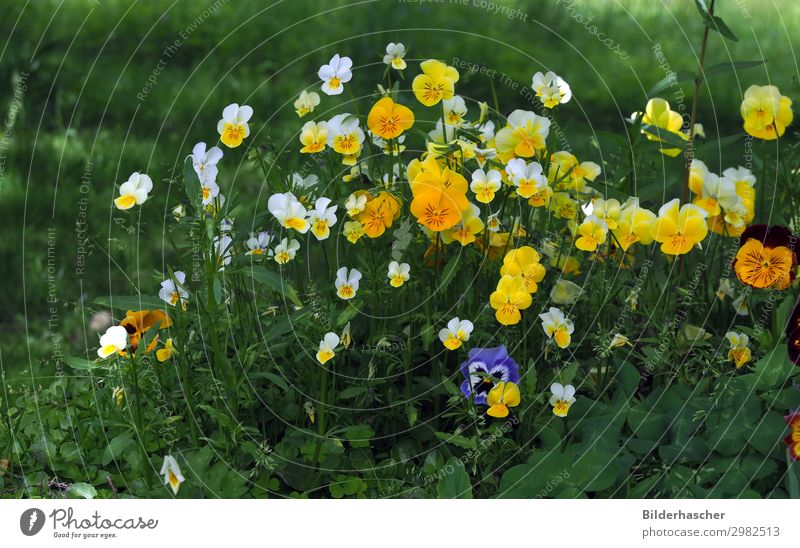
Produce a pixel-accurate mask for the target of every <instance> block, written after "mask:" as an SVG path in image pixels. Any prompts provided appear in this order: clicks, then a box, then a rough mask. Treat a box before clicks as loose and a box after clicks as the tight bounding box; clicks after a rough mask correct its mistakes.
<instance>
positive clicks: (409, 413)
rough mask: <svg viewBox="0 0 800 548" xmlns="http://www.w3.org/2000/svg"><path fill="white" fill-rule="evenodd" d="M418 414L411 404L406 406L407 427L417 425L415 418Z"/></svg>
mask: <svg viewBox="0 0 800 548" xmlns="http://www.w3.org/2000/svg"><path fill="white" fill-rule="evenodd" d="M418 415H419V412H418V411H417V408H416V407H414V406H413V405H411V404H408V405H406V419H408V425H409V426H414V425H415V424H416V423H417V416H418Z"/></svg>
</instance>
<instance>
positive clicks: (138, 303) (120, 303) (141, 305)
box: [92, 295, 166, 310]
mask: <svg viewBox="0 0 800 548" xmlns="http://www.w3.org/2000/svg"><path fill="white" fill-rule="evenodd" d="M92 303H93V304H95V305H97V306H106V307H108V308H115V309H117V310H152V309H157V310H165V305H166V303H165V302H164V301H162V300H161V299H159V298H158V297H151V296H150V295H117V296H113V295H109V296H107V297H97V298H96V299H95V300H94V301H92Z"/></svg>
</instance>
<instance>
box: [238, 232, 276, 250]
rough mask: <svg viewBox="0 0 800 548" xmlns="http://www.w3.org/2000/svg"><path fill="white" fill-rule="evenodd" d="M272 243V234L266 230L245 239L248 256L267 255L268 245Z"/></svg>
mask: <svg viewBox="0 0 800 548" xmlns="http://www.w3.org/2000/svg"><path fill="white" fill-rule="evenodd" d="M271 242H272V233H271V232H268V231H266V230H264V231H262V232H259V233H258V234H251V235H250V237H249V238H248V239H247V242H246V243H245V245H247V250H248V251H247V254H248V255H267V254H268V253H269V244H270V243H271Z"/></svg>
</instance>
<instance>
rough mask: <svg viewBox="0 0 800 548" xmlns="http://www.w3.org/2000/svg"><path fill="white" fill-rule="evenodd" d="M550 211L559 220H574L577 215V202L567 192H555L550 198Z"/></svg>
mask: <svg viewBox="0 0 800 548" xmlns="http://www.w3.org/2000/svg"><path fill="white" fill-rule="evenodd" d="M550 211H552V212H553V214H554V215H555V216H556V217H559V218H561V219H574V218H575V216H576V215H577V214H578V202H576V201H575V200H573V199H572V198H571V197H570V195H569V193H567V192H555V193H553V196H552V197H551V198H550Z"/></svg>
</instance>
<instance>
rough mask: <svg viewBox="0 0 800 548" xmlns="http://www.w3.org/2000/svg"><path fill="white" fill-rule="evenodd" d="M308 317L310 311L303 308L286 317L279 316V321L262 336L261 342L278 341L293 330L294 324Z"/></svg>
mask: <svg viewBox="0 0 800 548" xmlns="http://www.w3.org/2000/svg"><path fill="white" fill-rule="evenodd" d="M310 315H311V309H310V308H303V309H301V310H298V311H297V312H294V313H292V314H290V315H288V316H280V317H279V318H280V319H279V320H278V321H277V322H275V323H274V324H272V326H271V327H270V328H269V330H268V331H267V332H266V333H265V334H264V338H263V341H264V342H265V343H271V342H272V341H275V340H277V339H280V338H281V337H283V336H284V335H286V334H287V333H290V332H291V331H292V330H293V329H294V327H295V324H297V323H298V322H300V321H302V320H304V319H305V318H307V317H308V316H310Z"/></svg>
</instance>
